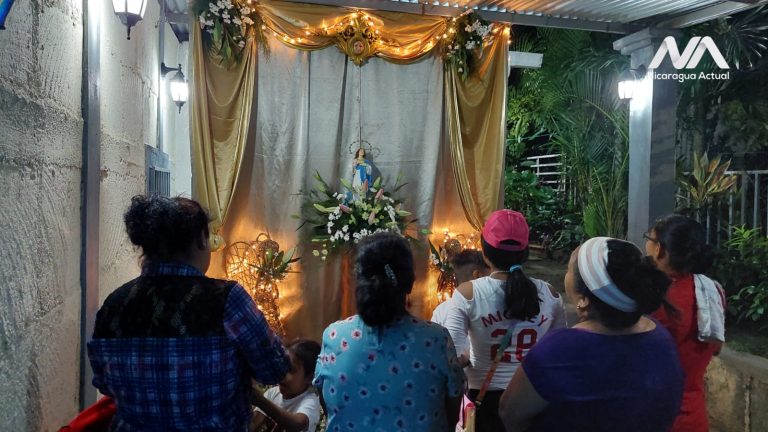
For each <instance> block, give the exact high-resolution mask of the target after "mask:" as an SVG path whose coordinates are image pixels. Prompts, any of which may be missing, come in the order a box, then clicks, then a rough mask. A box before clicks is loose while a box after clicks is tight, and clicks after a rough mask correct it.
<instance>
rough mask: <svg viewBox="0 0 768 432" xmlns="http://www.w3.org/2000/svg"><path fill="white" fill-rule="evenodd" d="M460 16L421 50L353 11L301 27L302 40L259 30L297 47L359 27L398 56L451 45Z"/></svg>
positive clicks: (266, 27)
mask: <svg viewBox="0 0 768 432" xmlns="http://www.w3.org/2000/svg"><path fill="white" fill-rule="evenodd" d="M470 12H472V10H468V11H466V12H464V13H463V14H462V15H465V14H467V13H470ZM462 15H459V17H452V18H446V21H447V24H446V29H445V31H444V32H443V33H442V34H438V35H436V36H433V37H432V38H431V39H430V40H429V41H428V42H427V44H426V45H425V46H424V47H420V46H418V44H417V43H412V44H411V45H417V46H415V47H403V46H401V45H400V44H399V43H398V42H397V41H395V40H390V39H385V38H382V37H381V35H382V31H381V29H382V28H384V26H383V25H378V24H376V23H375V22H374V18H373V17H372V16H371V15H369V14H367V13H366V12H364V11H361V10H356V11H353V12H350V13H349V14H348V15H345V16H340V17H339V21H338V22H336V23H334V24H331V25H322V26H320V27H317V28H313V27H309V26H308V27H304V28H303V29H302V30H301V32H302V33H303V34H304V36H305V37H301V36H291V35H289V34H287V33H283V32H281V31H279V30H278V29H277V28H276V26H270V25H268V24H267V23H264V24H261V30H262V31H264V32H269V33H271V34H272V36H273V37H274V38H276V39H278V40H281V41H283V42H285V43H289V44H293V45H296V44H313V43H314V41H312V39H311V37H313V36H324V37H336V36H338V35H340V34H344V32H346V31H348V28H349V27H355V26H356V25H357V26H358V27H362V30H363V31H365V30H369V31H370V34H371V35H373V36H374V38H373V40H372V41H371V42H372V43H376V44H380V45H383V47H385V48H388V49H389V50H391V52H394V53H397V54H398V55H403V56H409V55H411V54H415V53H419V52H425V51H429V50H431V49H432V48H433V47H434V46H435V45H437V44H439V43H441V42H442V43H445V44H451V43H452V42H453V38H454V35H455V34H456V33H457V23H458V21H459V18H460V17H461V16H462ZM492 26H493V29H492V30H491V33H492V34H493V35H494V36H496V35H498V33H499V32H500V31H502V30H503V32H504V34H505V36H506V38H507V44H511V43H512V39H511V36H510V31H509V27H508V26H506V25H501V26H500V25H498V24H492Z"/></svg>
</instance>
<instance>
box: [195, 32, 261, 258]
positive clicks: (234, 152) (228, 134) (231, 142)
mask: <svg viewBox="0 0 768 432" xmlns="http://www.w3.org/2000/svg"><path fill="white" fill-rule="evenodd" d="M192 28H193V31H192V32H191V33H192V35H191V36H192V62H193V64H192V74H193V77H192V86H191V87H192V88H191V102H190V106H191V110H192V126H191V134H192V146H191V147H192V196H193V197H194V198H195V199H196V200H197V201H198V202H200V204H201V205H202V206H203V207H204V208H207V209H208V211H209V213H210V216H211V225H210V230H211V236H210V247H211V250H217V249H219V248H221V246H223V245H224V240H223V239H222V238H221V236H220V235H219V234H218V232H219V229H221V226H222V225H224V221H225V220H226V217H227V212H228V210H229V205H230V203H231V200H232V195H233V192H234V189H235V185H236V184H237V177H238V173H239V172H240V163H241V161H242V159H243V150H244V149H245V145H246V136H247V133H248V124H249V122H250V116H251V106H252V103H253V89H254V84H255V81H256V59H257V55H256V44H255V42H253V41H252V40H251V41H249V42H248V44H247V45H246V47H245V49H244V51H243V59H242V61H241V62H240V63H239V64H237V65H235V66H234V67H232V68H230V69H227V68H223V67H221V66H219V65H218V63H217V62H216V60H215V59H213V58H211V57H210V56H209V55H208V53H207V52H206V49H205V47H204V43H203V41H202V38H201V33H200V27H199V26H198V25H192Z"/></svg>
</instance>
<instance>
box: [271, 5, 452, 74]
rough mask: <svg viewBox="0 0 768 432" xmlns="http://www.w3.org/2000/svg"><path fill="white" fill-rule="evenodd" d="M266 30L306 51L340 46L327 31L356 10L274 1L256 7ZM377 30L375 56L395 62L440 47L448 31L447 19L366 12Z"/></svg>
mask: <svg viewBox="0 0 768 432" xmlns="http://www.w3.org/2000/svg"><path fill="white" fill-rule="evenodd" d="M256 9H257V10H258V11H259V15H260V16H261V18H262V20H263V21H264V24H265V25H266V27H267V29H265V33H266V34H267V35H270V34H271V35H272V36H274V37H276V38H277V39H278V40H280V41H281V42H283V43H284V44H286V45H288V46H291V47H294V48H298V49H303V50H316V49H322V48H326V47H329V46H331V45H334V44H336V43H338V39H337V38H336V36H333V35H328V34H327V33H328V32H326V31H325V29H333V27H334V26H335V25H337V24H339V23H341V22H349V21H350V20H351V19H352V17H353V16H354V15H355V14H358V12H357V11H354V10H350V9H347V8H341V7H335V6H320V5H306V4H301V3H292V2H280V1H272V2H269V3H262V4H259V5H257V6H256ZM365 15H366V16H367V17H368V18H369V19H370V21H371V22H372V23H373V25H374V29H376V30H378V31H379V33H378V35H377V37H378V38H379V41H380V43H376V44H375V55H376V56H377V57H380V58H383V59H385V60H388V61H391V62H393V63H401V64H402V63H412V62H414V61H417V60H418V59H420V58H422V57H423V56H425V55H427V54H429V53H431V52H432V50H433V49H434V48H435V47H438V46H440V45H439V43H438V42H439V41H440V40H442V36H443V34H446V32H447V31H448V27H449V25H448V23H449V20H447V19H446V18H444V17H438V16H430V15H414V14H405V13H397V12H379V11H365Z"/></svg>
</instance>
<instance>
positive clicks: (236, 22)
mask: <svg viewBox="0 0 768 432" xmlns="http://www.w3.org/2000/svg"><path fill="white" fill-rule="evenodd" d="M232 22H233V23H235V24H237V25H240V24H242V23H243V22H242V21H240V18H238V17H234V18H232Z"/></svg>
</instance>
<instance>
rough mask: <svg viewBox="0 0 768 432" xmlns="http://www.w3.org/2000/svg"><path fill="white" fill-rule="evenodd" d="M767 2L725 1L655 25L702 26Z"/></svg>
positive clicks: (676, 26) (761, 0)
mask: <svg viewBox="0 0 768 432" xmlns="http://www.w3.org/2000/svg"><path fill="white" fill-rule="evenodd" d="M765 2H766V0H757V1H748V0H742V1H725V2H722V3H718V4H716V5H713V6H708V7H705V8H702V9H699V10H697V11H696V12H691V13H689V14H685V15H680V16H677V17H674V18H671V19H668V20H665V21H660V22H657V23H654V25H655V26H657V27H666V28H685V27H690V26H692V25H696V24H701V23H703V22H706V21H710V20H713V19H717V18H720V17H724V16H728V15H733V14H735V13H737V12H741V11H744V10H747V9H750V8H753V7H755V6H758V5H760V4H762V3H765Z"/></svg>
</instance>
